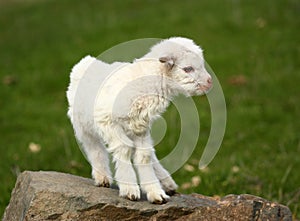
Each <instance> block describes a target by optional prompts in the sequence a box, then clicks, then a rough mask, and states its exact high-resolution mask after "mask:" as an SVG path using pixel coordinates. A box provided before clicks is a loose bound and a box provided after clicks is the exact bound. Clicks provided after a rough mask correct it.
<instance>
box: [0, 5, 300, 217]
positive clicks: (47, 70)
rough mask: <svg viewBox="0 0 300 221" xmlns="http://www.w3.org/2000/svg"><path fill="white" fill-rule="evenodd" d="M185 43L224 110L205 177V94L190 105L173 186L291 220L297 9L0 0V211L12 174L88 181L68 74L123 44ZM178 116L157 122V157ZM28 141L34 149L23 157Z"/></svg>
mask: <svg viewBox="0 0 300 221" xmlns="http://www.w3.org/2000/svg"><path fill="white" fill-rule="evenodd" d="M170 36H186V37H189V38H192V39H194V40H195V42H197V43H198V44H200V45H201V46H202V47H203V48H204V50H205V57H206V60H207V62H208V63H209V64H210V66H211V67H212V68H213V70H214V72H215V73H216V75H217V77H218V79H219V81H220V83H221V85H222V87H223V91H224V94H225V98H226V102H227V111H228V118H227V129H226V134H225V137H224V140H223V143H222V147H221V149H220V151H219V152H218V154H217V156H216V157H215V159H214V160H213V161H212V163H211V164H210V165H209V167H208V169H206V170H202V171H200V170H198V169H197V164H198V161H199V159H200V157H201V154H202V151H203V147H204V146H205V143H206V141H207V137H208V135H209V129H210V109H209V105H208V102H207V100H206V98H205V97H203V98H195V99H194V100H195V103H197V104H198V109H199V116H200V120H201V134H200V138H199V142H198V146H197V148H196V150H195V151H194V153H193V155H192V157H191V158H190V159H189V160H188V162H187V164H189V165H190V166H192V167H193V168H194V171H187V170H186V169H185V168H184V167H183V168H182V169H180V170H179V171H177V172H176V173H175V174H173V177H174V179H175V180H176V181H177V183H178V184H179V185H180V186H181V187H183V186H182V185H183V184H184V183H186V182H189V181H190V180H191V179H192V177H194V176H199V177H200V178H201V182H200V184H199V185H198V186H195V187H190V188H180V189H179V190H180V192H183V193H191V192H197V193H201V194H205V195H210V196H214V195H216V196H224V195H226V194H231V193H233V194H242V193H249V194H253V195H258V196H261V197H264V198H267V199H268V200H273V201H277V202H279V203H282V204H285V205H288V206H289V208H290V209H291V210H292V212H293V215H294V217H295V218H296V217H297V218H298V219H299V218H300V205H299V204H300V203H299V201H300V173H299V171H300V136H299V131H300V122H299V118H300V93H299V92H300V89H299V84H300V71H299V70H300V56H299V54H300V45H299V36H300V2H299V1H298V0H276V1H273V0H265V1H258V0H253V1H250V0H243V1H242V0H231V1H229V0H224V1H221V0H220V1H218V0H211V1H197V0H194V1H192V0H187V1H179V0H178V1H177V0H175V1H158V0H151V1H150V0H148V1H138V0H135V1H134V0H133V1H121V0H117V1H96V0H87V1H80V0H63V1H61V0H27V1H26V0H23V1H22V0H10V1H8V0H7V1H5V0H1V1H0V80H1V82H0V136H1V138H0V150H1V153H0V182H1V183H0V214H2V213H3V211H4V208H5V207H6V205H7V204H8V202H9V198H10V193H11V191H12V189H13V187H14V183H15V181H16V175H17V174H18V173H19V172H20V171H24V170H55V171H63V172H68V173H73V174H78V175H81V176H86V177H89V176H90V167H89V165H88V163H87V162H86V160H85V159H84V157H83V156H82V154H81V152H80V150H79V148H78V146H77V143H76V140H75V138H74V135H73V131H72V127H71V125H70V123H69V121H68V119H67V117H66V110H67V103H66V98H65V90H66V88H67V85H68V78H69V72H70V69H71V67H72V66H73V65H74V64H75V63H76V62H78V61H79V59H80V58H81V57H83V56H84V55H86V54H92V55H94V56H97V55H99V54H100V53H101V52H103V51H104V50H106V49H108V48H110V47H112V46H114V45H116V44H118V43H122V42H124V41H128V40H132V39H138V38H148V37H156V38H167V37H170ZM177 117H179V116H178V113H176V109H175V108H174V107H171V108H170V109H169V110H168V112H167V113H166V114H165V119H166V121H167V122H168V124H169V125H168V130H167V133H166V136H165V137H164V140H163V141H162V143H160V144H159V145H158V147H157V152H158V155H159V156H160V157H162V156H164V155H167V153H168V152H169V151H170V150H171V148H172V146H174V144H176V139H175V138H176V136H175V137H174V136H171V134H176V129H178V128H177V127H176V122H177V120H174V118H175V119H176V118H177ZM30 142H34V143H37V144H40V145H41V151H39V152H38V153H33V152H31V151H30V150H29V148H28V146H29V143H30Z"/></svg>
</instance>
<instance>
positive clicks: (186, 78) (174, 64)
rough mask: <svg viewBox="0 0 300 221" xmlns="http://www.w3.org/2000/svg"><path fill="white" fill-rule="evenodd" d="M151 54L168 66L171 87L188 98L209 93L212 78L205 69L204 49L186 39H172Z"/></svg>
mask: <svg viewBox="0 0 300 221" xmlns="http://www.w3.org/2000/svg"><path fill="white" fill-rule="evenodd" d="M149 54H152V55H154V56H155V57H158V58H159V61H160V62H162V63H164V64H165V65H166V70H167V77H168V78H170V82H169V84H170V86H171V87H173V88H174V89H176V90H178V92H181V93H184V94H186V95H188V96H193V95H201V94H204V93H207V92H208V91H209V89H210V88H211V87H212V78H211V76H210V74H209V73H208V72H207V70H206V68H205V61H204V58H203V53H202V49H201V48H200V47H199V46H197V45H195V44H194V42H193V41H192V40H190V39H186V38H179V37H175V38H170V39H167V40H164V41H162V42H160V43H159V44H157V45H155V46H154V47H153V48H152V50H151V52H150V53H149Z"/></svg>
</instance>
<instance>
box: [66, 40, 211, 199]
mask: <svg viewBox="0 0 300 221" xmlns="http://www.w3.org/2000/svg"><path fill="white" fill-rule="evenodd" d="M70 78H71V82H70V85H69V88H68V91H67V98H68V102H69V111H68V116H69V117H70V119H71V122H72V124H73V127H74V131H75V135H76V137H77V139H78V140H79V141H80V142H81V144H82V147H83V150H84V152H85V154H86V156H87V159H88V160H89V162H90V164H91V166H92V176H93V178H94V180H95V183H96V185H98V186H104V187H109V186H110V184H111V183H112V180H113V179H112V175H111V171H110V168H109V157H108V153H111V154H112V157H113V162H114V163H115V180H116V182H117V183H118V186H119V194H120V196H122V197H127V198H128V199H130V200H138V199H139V198H140V188H139V185H138V182H137V176H136V172H137V174H138V177H139V182H140V187H141V189H142V190H143V191H144V192H145V193H146V195H147V199H148V201H150V202H152V203H158V204H161V203H165V202H166V201H167V200H168V198H169V195H172V194H174V193H175V190H176V188H177V185H176V183H175V182H174V181H173V179H172V178H171V176H170V174H169V173H168V172H167V171H166V170H165V169H164V168H163V167H162V166H161V165H160V163H159V161H158V159H157V157H156V155H155V150H154V148H153V144H152V139H151V136H150V127H151V123H152V122H153V120H155V119H156V118H157V117H158V116H160V115H161V114H162V113H163V112H164V111H165V110H166V108H167V106H168V105H169V102H170V100H171V99H172V97H174V96H175V95H177V94H179V93H183V94H185V95H186V96H193V95H201V94H203V93H206V92H208V90H209V89H210V88H211V86H212V80H211V76H210V75H209V74H208V73H207V71H206V69H205V67H204V59H203V55H202V50H201V48H200V47H198V46H197V45H195V44H194V42H193V41H192V40H190V39H187V38H181V37H173V38H169V39H166V40H163V41H161V42H160V43H158V44H156V45H154V46H153V47H152V48H151V50H150V52H149V53H148V54H146V55H145V56H143V57H142V58H140V59H137V60H135V61H134V62H133V63H113V64H107V63H104V62H102V61H100V60H97V59H96V58H93V57H90V56H87V57H85V58H83V59H82V60H81V61H80V62H79V63H78V64H77V65H75V66H74V68H73V70H72V72H71V76H70ZM84 82H85V83H84ZM133 165H134V166H135V169H136V172H135V170H134V168H133Z"/></svg>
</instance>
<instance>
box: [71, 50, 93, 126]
mask: <svg viewBox="0 0 300 221" xmlns="http://www.w3.org/2000/svg"><path fill="white" fill-rule="evenodd" d="M95 60H96V58H94V57H91V56H90V55H87V56H85V57H84V58H82V59H81V60H80V61H79V62H78V63H77V64H76V65H74V67H73V68H72V71H71V74H70V84H69V87H68V90H67V99H68V103H69V110H68V116H69V117H70V119H71V121H72V120H73V119H72V115H73V104H74V99H75V94H76V90H77V87H78V84H79V82H80V79H81V78H82V76H83V75H84V73H85V71H86V70H87V69H88V67H89V66H90V65H91V64H92V63H93V62H94V61H95Z"/></svg>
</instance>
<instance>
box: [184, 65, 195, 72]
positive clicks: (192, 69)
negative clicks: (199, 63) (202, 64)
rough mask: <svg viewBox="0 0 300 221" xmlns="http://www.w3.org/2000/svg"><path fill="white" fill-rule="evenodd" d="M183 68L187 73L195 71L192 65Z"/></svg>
mask: <svg viewBox="0 0 300 221" xmlns="http://www.w3.org/2000/svg"><path fill="white" fill-rule="evenodd" d="M183 70H184V72H185V73H190V72H192V71H194V68H193V67H192V66H188V67H184V68H183Z"/></svg>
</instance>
